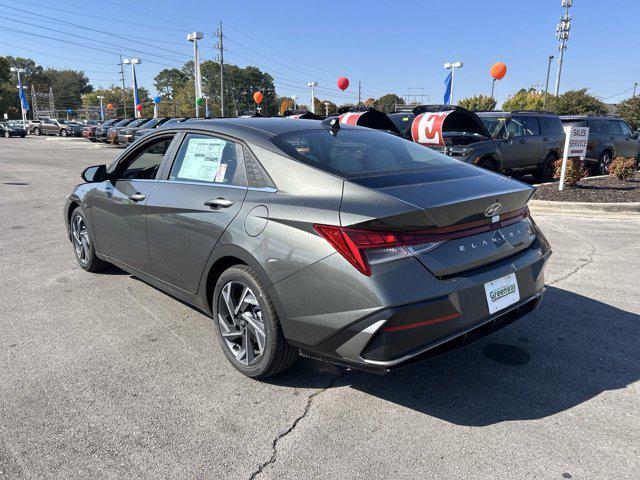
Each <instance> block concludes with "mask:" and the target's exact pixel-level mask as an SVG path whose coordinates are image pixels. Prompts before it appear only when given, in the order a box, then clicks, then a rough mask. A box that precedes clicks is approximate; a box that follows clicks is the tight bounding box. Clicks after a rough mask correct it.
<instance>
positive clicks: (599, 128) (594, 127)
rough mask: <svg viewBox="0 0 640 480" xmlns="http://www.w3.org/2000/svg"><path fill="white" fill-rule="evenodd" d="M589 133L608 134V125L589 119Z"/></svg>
mask: <svg viewBox="0 0 640 480" xmlns="http://www.w3.org/2000/svg"><path fill="white" fill-rule="evenodd" d="M587 125H588V127H589V133H607V129H606V125H604V122H603V121H602V120H596V119H589V120H588V121H587Z"/></svg>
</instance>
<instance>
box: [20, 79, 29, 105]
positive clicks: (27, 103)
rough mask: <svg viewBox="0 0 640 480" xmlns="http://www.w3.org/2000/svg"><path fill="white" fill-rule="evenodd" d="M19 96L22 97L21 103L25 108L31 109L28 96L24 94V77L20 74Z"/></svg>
mask: <svg viewBox="0 0 640 480" xmlns="http://www.w3.org/2000/svg"><path fill="white" fill-rule="evenodd" d="M18 97H20V103H21V105H22V109H23V110H29V102H28V101H27V96H26V95H25V94H24V88H22V79H21V78H20V77H19V76H18Z"/></svg>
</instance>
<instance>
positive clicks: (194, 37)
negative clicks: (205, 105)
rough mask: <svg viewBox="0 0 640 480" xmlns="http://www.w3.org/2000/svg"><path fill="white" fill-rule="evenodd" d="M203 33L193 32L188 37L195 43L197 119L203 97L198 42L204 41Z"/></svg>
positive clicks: (194, 63)
mask: <svg viewBox="0 0 640 480" xmlns="http://www.w3.org/2000/svg"><path fill="white" fill-rule="evenodd" d="M202 38H203V35H202V32H192V33H190V34H189V35H187V40H189V41H190V42H193V71H194V78H195V90H196V118H198V117H199V116H200V105H198V99H199V98H201V97H202V82H201V81H200V52H198V40H202Z"/></svg>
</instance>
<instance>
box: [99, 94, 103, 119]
mask: <svg viewBox="0 0 640 480" xmlns="http://www.w3.org/2000/svg"><path fill="white" fill-rule="evenodd" d="M98 99H99V100H100V120H102V121H103V122H104V109H103V108H102V100H104V95H98Z"/></svg>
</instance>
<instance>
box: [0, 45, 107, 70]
mask: <svg viewBox="0 0 640 480" xmlns="http://www.w3.org/2000/svg"><path fill="white" fill-rule="evenodd" d="M0 43H1V44H3V45H8V46H10V47H13V48H17V49H20V50H24V51H26V52H32V53H38V54H40V55H47V56H48V57H54V58H60V59H61V60H69V61H71V62H78V63H90V64H92V65H111V64H110V63H107V62H89V61H86V60H80V59H78V58H69V57H61V56H60V55H53V54H51V53H47V52H41V51H39V50H33V49H31V48H26V47H23V46H22V45H14V44H12V43H7V42H0Z"/></svg>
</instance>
